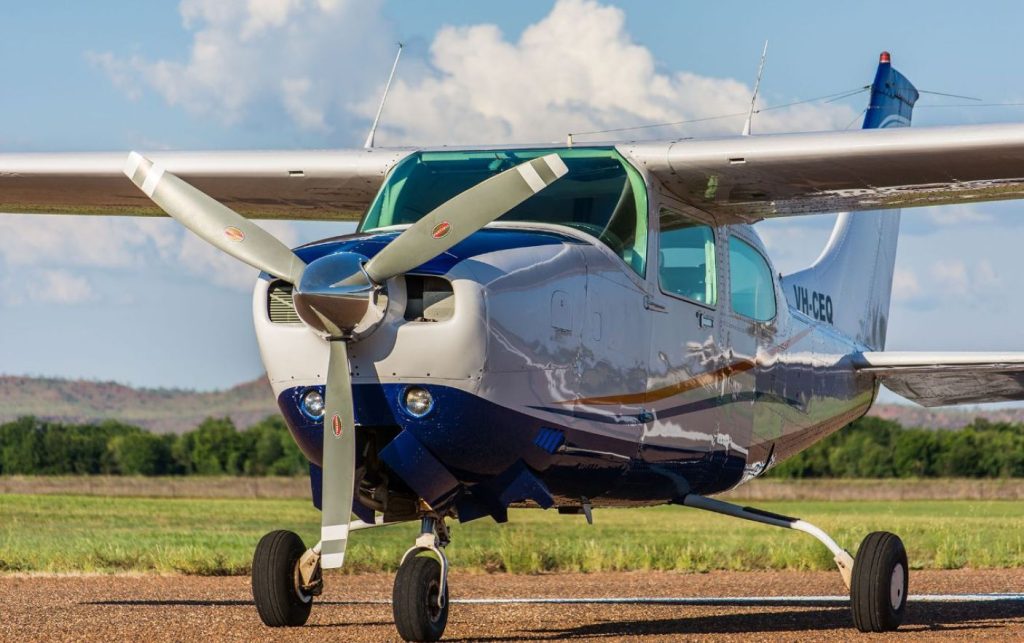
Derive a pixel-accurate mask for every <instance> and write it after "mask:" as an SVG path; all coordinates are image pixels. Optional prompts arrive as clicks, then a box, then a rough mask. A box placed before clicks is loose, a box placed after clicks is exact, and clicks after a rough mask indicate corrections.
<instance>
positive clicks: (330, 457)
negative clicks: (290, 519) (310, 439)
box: [320, 340, 356, 569]
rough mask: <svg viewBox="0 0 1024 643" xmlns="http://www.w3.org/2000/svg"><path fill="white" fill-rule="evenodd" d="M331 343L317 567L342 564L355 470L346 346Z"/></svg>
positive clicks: (342, 342)
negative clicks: (318, 564) (318, 560)
mask: <svg viewBox="0 0 1024 643" xmlns="http://www.w3.org/2000/svg"><path fill="white" fill-rule="evenodd" d="M328 343H329V344H330V346H331V356H330V361H329V362H328V365H327V392H326V397H325V398H324V403H325V405H326V408H325V409H324V456H323V460H322V464H323V472H324V476H323V495H322V496H321V499H322V502H321V507H322V509H321V523H320V566H321V567H322V568H323V569H334V568H337V567H341V565H342V563H344V561H345V547H346V545H347V544H348V528H349V522H351V519H352V496H353V493H354V485H355V472H356V431H355V428H356V419H355V409H354V407H353V403H352V377H351V376H350V375H349V371H348V345H347V344H346V343H345V342H344V341H341V340H333V341H330V342H328Z"/></svg>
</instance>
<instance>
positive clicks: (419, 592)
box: [391, 556, 448, 641]
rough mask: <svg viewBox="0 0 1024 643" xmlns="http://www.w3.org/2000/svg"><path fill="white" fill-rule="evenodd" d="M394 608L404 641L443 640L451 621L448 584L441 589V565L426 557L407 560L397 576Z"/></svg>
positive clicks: (392, 604) (397, 625)
mask: <svg viewBox="0 0 1024 643" xmlns="http://www.w3.org/2000/svg"><path fill="white" fill-rule="evenodd" d="M442 592H443V593H442ZM391 607H392V611H393V612H394V616H395V627H396V628H398V635H399V636H401V637H402V638H403V639H404V640H406V641H437V640H439V639H440V638H441V635H442V634H444V628H445V626H446V625H447V624H448V587H447V586H445V587H444V589H443V590H442V589H441V564H440V563H438V562H437V561H436V560H434V559H433V558H427V557H425V556H412V557H409V558H407V559H405V562H403V563H402V565H401V567H399V568H398V574H396V575H395V589H394V593H393V594H392V598H391Z"/></svg>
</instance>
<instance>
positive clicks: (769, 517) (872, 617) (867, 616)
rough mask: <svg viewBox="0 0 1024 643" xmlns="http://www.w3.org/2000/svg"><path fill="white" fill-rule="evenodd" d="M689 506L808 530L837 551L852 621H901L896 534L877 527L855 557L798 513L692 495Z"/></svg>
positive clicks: (874, 625) (881, 628) (871, 625)
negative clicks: (797, 515)
mask: <svg viewBox="0 0 1024 643" xmlns="http://www.w3.org/2000/svg"><path fill="white" fill-rule="evenodd" d="M682 504H684V505H686V506H687V507H693V508H695V509H703V510H705V511H713V512H715V513H720V514H724V515H726V516H732V517H734V518H742V519H744V520H751V521H753V522H760V523H763V524H766V525H772V526H774V527H783V528H785V529H795V530H797V531H802V532H804V533H806V534H810V535H812V536H814V537H815V538H817V539H818V540H819V541H821V543H822V544H823V545H825V546H826V547H828V549H829V551H831V552H832V555H833V556H835V561H836V565H837V566H838V567H839V573H840V574H842V576H843V582H844V583H846V587H847V589H849V590H850V607H851V609H852V611H853V623H854V625H856V627H857V629H858V630H860V631H861V632H891V631H893V630H895V629H896V628H898V627H899V626H900V623H901V622H903V614H904V611H905V610H906V606H907V581H908V578H909V574H908V570H909V568H908V567H907V552H906V550H905V549H904V548H903V542H902V541H901V540H900V539H899V537H898V536H896V535H895V534H890V533H888V532H884V531H876V532H873V533H870V534H868V536H867V537H866V538H865V539H864V540H863V541H862V542H861V544H860V549H858V550H857V558H856V559H855V558H854V557H853V556H851V555H850V553H849V552H848V551H846V550H845V549H843V548H842V547H840V546H839V545H837V544H836V541H834V540H832V538H831V537H829V535H828V534H826V533H825V532H824V531H822V530H821V529H819V528H818V527H815V526H814V525H812V524H810V523H808V522H804V521H803V520H800V519H799V518H790V517H789V516H782V515H779V514H774V513H771V512H768V511H761V510H760V509H753V508H751V507H740V506H739V505H734V504H732V503H728V502H723V501H721V500H713V499H711V498H706V497H704V496H699V495H696V494H688V495H686V496H685V497H684V498H683V503H682Z"/></svg>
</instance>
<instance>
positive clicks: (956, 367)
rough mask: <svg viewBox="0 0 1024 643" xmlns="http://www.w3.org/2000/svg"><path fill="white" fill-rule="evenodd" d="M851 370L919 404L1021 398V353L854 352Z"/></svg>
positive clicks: (1023, 365)
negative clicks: (867, 376)
mask: <svg viewBox="0 0 1024 643" xmlns="http://www.w3.org/2000/svg"><path fill="white" fill-rule="evenodd" d="M853 366H854V368H855V369H856V370H857V371H859V372H862V373H871V374H873V375H875V376H876V377H877V378H878V379H879V380H880V381H881V382H882V383H883V384H885V385H886V386H887V387H888V388H889V389H890V390H891V391H893V392H894V393H898V394H899V395H902V396H903V397H905V398H907V399H908V400H913V401H914V402H917V403H918V404H920V405H922V406H943V405H946V404H978V403H981V402H1009V401H1013V400H1024V353H918V352H897V351H894V352H887V353H870V352H869V353H858V354H857V355H854V356H853Z"/></svg>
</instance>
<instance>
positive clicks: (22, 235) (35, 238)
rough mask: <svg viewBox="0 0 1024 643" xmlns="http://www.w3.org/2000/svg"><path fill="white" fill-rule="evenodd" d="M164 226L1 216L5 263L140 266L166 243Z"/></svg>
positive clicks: (131, 221) (125, 220)
mask: <svg viewBox="0 0 1024 643" xmlns="http://www.w3.org/2000/svg"><path fill="white" fill-rule="evenodd" d="M159 223H160V222H159V221H157V220H151V219H132V218H112V217H63V216H38V215H23V214H0V263H3V264H5V265H8V266H31V265H50V266H52V265H61V266H91V267H100V268H117V267H127V266H131V265H133V264H136V263H137V262H138V261H139V260H140V259H141V258H142V257H143V256H144V255H145V254H146V253H147V252H149V251H150V250H149V249H150V248H154V247H156V248H159V247H161V246H163V245H165V244H166V239H165V238H164V235H163V234H161V232H162V231H161V227H162V226H160V225H159Z"/></svg>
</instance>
